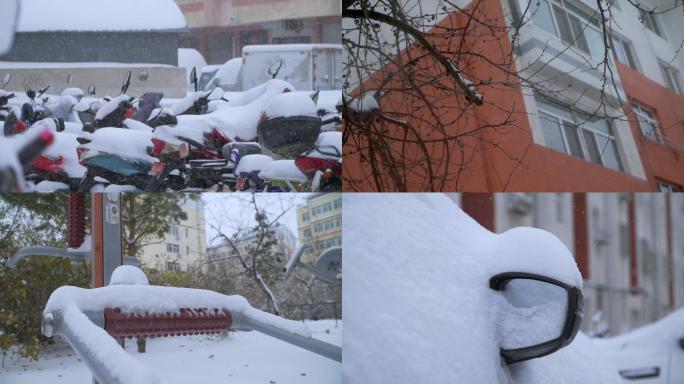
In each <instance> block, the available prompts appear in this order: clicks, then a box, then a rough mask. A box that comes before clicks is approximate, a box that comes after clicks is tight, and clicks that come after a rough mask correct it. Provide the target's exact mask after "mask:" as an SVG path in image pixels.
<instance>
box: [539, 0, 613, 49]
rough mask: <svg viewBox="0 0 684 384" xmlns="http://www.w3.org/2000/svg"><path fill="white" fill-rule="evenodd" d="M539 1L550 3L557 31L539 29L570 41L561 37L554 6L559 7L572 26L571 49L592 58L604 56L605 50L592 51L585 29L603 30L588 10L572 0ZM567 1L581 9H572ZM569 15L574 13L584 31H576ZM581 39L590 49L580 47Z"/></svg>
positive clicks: (559, 38)
mask: <svg viewBox="0 0 684 384" xmlns="http://www.w3.org/2000/svg"><path fill="white" fill-rule="evenodd" d="M538 1H546V2H547V3H548V5H549V9H550V14H551V20H552V23H553V25H554V29H555V33H551V32H549V31H547V30H545V29H543V28H541V27H539V29H541V30H543V31H544V32H546V33H549V34H551V35H553V36H555V37H556V38H558V40H560V41H561V42H563V44H569V43H566V42H565V41H563V38H562V37H561V33H560V26H559V24H558V20H557V19H556V12H555V11H554V6H555V7H558V8H560V9H561V11H562V12H563V13H564V15H565V17H566V20H567V22H568V25H569V26H570V33H571V34H572V35H573V36H572V37H573V40H574V41H575V43H574V44H571V45H568V46H569V47H570V49H572V50H574V51H576V52H578V53H580V54H582V55H587V54H588V55H589V56H591V57H592V58H596V59H599V58H601V57H602V55H603V52H594V53H592V52H591V44H590V43H589V39H588V38H587V35H586V31H585V29H586V28H590V29H593V30H594V31H595V32H597V33H599V34H601V33H602V32H601V29H600V26H599V23H598V21H596V20H595V19H594V18H592V17H591V15H590V14H587V13H586V12H584V11H582V10H581V9H579V7H578V6H577V5H575V4H572V2H571V1H570V0H538ZM566 3H567V4H570V6H571V7H572V8H575V9H579V12H577V11H575V9H571V8H570V7H568V5H566ZM580 12H581V13H580ZM568 15H572V16H574V17H576V18H577V19H579V21H580V23H581V25H582V28H583V30H582V31H575V30H574V28H573V27H572V23H571V22H570V18H569V16H568ZM532 23H533V24H534V21H532ZM578 34H579V35H578ZM579 39H583V40H584V42H585V44H586V46H587V47H588V51H586V50H584V49H583V48H580V46H579V44H577V41H579ZM594 54H596V55H598V56H597V57H594Z"/></svg>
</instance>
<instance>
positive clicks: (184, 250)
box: [139, 199, 207, 271]
mask: <svg viewBox="0 0 684 384" xmlns="http://www.w3.org/2000/svg"><path fill="white" fill-rule="evenodd" d="M182 208H183V211H185V213H186V214H187V219H186V220H183V221H181V222H180V223H178V224H176V225H172V226H171V227H170V228H169V230H168V231H167V233H166V234H165V235H164V238H163V239H157V240H153V241H152V242H151V243H150V244H147V245H145V246H143V247H142V248H141V253H140V257H139V258H140V262H141V263H142V265H143V266H146V267H153V268H157V269H159V270H167V271H169V270H170V271H180V270H187V269H188V267H189V266H191V265H193V263H195V262H196V261H198V260H201V259H204V258H205V257H206V248H207V239H206V232H205V224H204V204H203V203H202V200H201V199H200V200H197V201H192V200H187V201H186V202H185V203H184V205H183V207H182Z"/></svg>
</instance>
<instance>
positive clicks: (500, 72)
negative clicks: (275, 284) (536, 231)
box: [343, 0, 684, 192]
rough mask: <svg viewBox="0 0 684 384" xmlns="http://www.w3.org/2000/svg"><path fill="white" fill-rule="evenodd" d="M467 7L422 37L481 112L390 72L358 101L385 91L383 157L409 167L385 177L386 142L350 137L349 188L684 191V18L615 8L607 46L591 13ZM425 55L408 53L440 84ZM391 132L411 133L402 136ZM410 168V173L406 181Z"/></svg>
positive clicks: (585, 5) (510, 5) (365, 87)
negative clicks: (475, 94) (470, 88)
mask: <svg viewBox="0 0 684 384" xmlns="http://www.w3.org/2000/svg"><path fill="white" fill-rule="evenodd" d="M424 3H425V2H424ZM427 3H429V2H427ZM461 3H464V6H465V8H464V11H463V12H456V13H451V14H448V15H445V17H442V18H441V19H438V20H437V21H436V23H435V25H434V27H433V28H431V29H430V30H429V31H427V33H426V36H427V38H428V40H429V41H430V42H431V43H432V44H433V45H435V46H436V47H437V48H438V49H439V50H440V51H442V52H447V56H448V52H449V50H450V49H452V47H456V48H453V52H454V56H452V57H450V59H451V60H455V61H457V62H458V65H459V69H460V70H461V71H462V72H463V74H464V77H465V78H466V79H468V80H470V81H471V82H472V83H474V84H475V86H476V87H477V90H478V91H479V92H480V93H481V94H482V95H483V97H484V103H483V104H482V105H480V106H478V105H475V104H472V103H469V102H467V101H466V100H465V98H464V96H463V94H462V93H459V92H452V93H449V92H444V90H443V87H442V89H438V88H437V87H434V86H432V85H421V87H420V88H421V92H405V93H402V92H397V91H396V90H397V89H401V84H398V83H400V82H401V81H398V80H396V76H395V77H394V78H393V77H392V76H389V75H388V74H392V73H396V72H399V71H401V68H400V67H398V66H396V65H393V64H390V65H385V66H383V67H382V68H381V69H380V70H378V71H376V72H375V73H373V74H372V75H371V76H369V77H367V78H365V79H363V80H362V81H358V82H356V83H354V82H353V81H352V82H351V83H352V84H353V86H351V87H350V88H348V89H347V92H348V93H349V94H350V95H352V96H359V95H361V94H363V93H364V92H368V91H370V90H374V89H382V94H383V96H382V97H379V99H380V100H379V104H380V110H381V114H383V115H384V114H388V115H391V116H392V117H391V119H389V120H388V119H384V118H378V119H377V120H376V126H377V127H379V128H377V129H379V130H380V132H381V133H379V134H378V135H380V136H381V137H382V140H381V141H380V143H382V145H384V146H387V147H388V148H390V149H388V150H387V152H386V153H385V154H384V156H385V158H386V157H387V156H388V154H387V153H392V155H390V156H395V159H399V160H394V163H395V164H399V166H397V167H396V168H397V169H394V170H388V169H385V170H378V168H377V166H375V167H374V166H373V165H371V161H369V158H370V156H371V155H372V154H371V155H369V152H368V151H369V150H375V151H380V150H379V149H378V148H377V147H378V144H377V142H374V140H376V139H375V138H369V137H368V136H363V135H361V136H360V137H355V135H353V134H352V135H350V136H352V137H347V138H346V140H345V148H344V152H345V160H344V161H345V162H344V172H345V173H344V174H345V179H346V180H345V190H347V191H374V190H383V191H389V190H408V191H431V190H443V191H577V192H581V191H659V190H663V191H664V190H672V191H677V190H682V186H684V158H683V156H684V97H683V96H682V95H684V80H683V79H682V78H681V73H682V72H684V55H677V52H678V48H679V45H680V44H681V41H682V40H683V39H684V30H681V28H679V27H680V24H681V20H680V19H681V14H679V13H677V12H676V11H675V12H674V13H672V14H669V13H664V14H657V15H650V17H647V18H646V19H647V21H648V22H646V21H644V22H642V21H641V19H642V18H643V17H642V15H640V14H639V11H638V10H637V9H635V8H634V7H632V6H630V5H628V4H622V2H618V4H620V5H619V6H614V7H613V8H612V9H611V12H612V13H613V22H611V23H610V24H611V26H612V29H611V32H610V35H609V40H610V43H609V46H608V47H607V48H606V46H605V44H603V35H602V33H600V31H601V22H600V21H598V20H600V17H599V13H597V11H596V10H595V7H596V2H593V1H591V2H590V1H587V0H541V1H540V2H539V4H540V5H538V6H537V5H534V4H535V3H537V2H536V1H532V2H529V1H528V0H494V1H485V0H474V1H462V2H461ZM528 3H531V4H532V5H530V6H529V7H528V5H529V4H528ZM465 4H467V5H465ZM592 5H593V8H592ZM425 8H429V4H428V5H427V6H426V7H425ZM567 21H569V22H567ZM511 25H514V26H520V27H519V28H510V26H511ZM618 25H619V27H618ZM575 26H580V28H581V29H579V28H577V27H575ZM573 28H574V29H573ZM343 29H345V25H344V23H343ZM445 31H455V33H447V32H445ZM580 31H581V32H580ZM570 41H572V42H570ZM604 49H607V51H606V52H608V53H609V54H608V64H607V66H606V64H603V63H602V60H603V59H604V58H605V52H604ZM423 52H424V50H422V48H421V47H420V46H418V45H416V44H412V45H410V46H408V47H405V48H404V49H403V51H402V53H401V55H402V59H403V60H404V63H411V65H412V66H417V67H419V68H420V70H421V71H427V72H428V73H430V71H433V73H434V76H435V78H439V75H440V73H441V72H443V68H442V67H440V66H439V65H435V64H434V62H427V61H425V60H424V59H422V58H419V59H415V58H416V57H424V55H422V56H421V53H423ZM610 72H612V73H613V76H612V77H608V78H606V77H605V74H606V73H610ZM441 82H442V84H450V83H448V81H447V80H441ZM387 89H390V91H387ZM418 95H419V96H418ZM421 97H422V100H421ZM430 97H434V98H432V99H430ZM426 99H427V101H426ZM427 104H433V107H434V108H433V110H430V108H428V107H427ZM435 111H439V112H438V113H437V114H435V113H434V112H435ZM393 120H397V121H405V122H407V123H408V124H407V125H406V127H409V128H410V129H409V128H406V127H403V128H402V126H401V125H399V129H397V127H396V126H397V125H396V124H395V125H393V124H392V121H393ZM435 121H438V122H439V123H438V124H434V122H435ZM347 127H348V129H354V127H353V124H349V123H348V125H347ZM436 127H437V128H439V129H437V128H436ZM418 137H421V140H417V139H418ZM407 138H408V139H409V140H408V141H409V142H410V143H409V144H408V145H407V140H406V139H407ZM411 139H413V140H411ZM418 141H421V142H420V143H419V144H417V143H416V142H418ZM364 148H365V149H364ZM369 148H370V149H369ZM407 148H408V149H407ZM380 152H381V151H380ZM402 166H404V167H406V169H409V167H410V170H409V171H408V172H406V171H404V173H403V174H402V171H403V170H401V168H402Z"/></svg>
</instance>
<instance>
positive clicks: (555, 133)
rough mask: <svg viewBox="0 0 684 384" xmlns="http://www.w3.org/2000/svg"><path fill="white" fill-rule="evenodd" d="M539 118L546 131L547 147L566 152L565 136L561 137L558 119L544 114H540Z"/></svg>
mask: <svg viewBox="0 0 684 384" xmlns="http://www.w3.org/2000/svg"><path fill="white" fill-rule="evenodd" d="M539 118H540V120H541V124H542V129H543V131H544V141H545V142H546V146H547V147H550V148H553V149H555V150H556V151H560V152H565V144H563V136H562V135H561V131H560V124H559V122H558V119H557V118H555V117H553V116H551V115H548V114H546V113H544V112H541V113H540V114H539Z"/></svg>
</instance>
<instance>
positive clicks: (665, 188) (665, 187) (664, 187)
mask: <svg viewBox="0 0 684 384" xmlns="http://www.w3.org/2000/svg"><path fill="white" fill-rule="evenodd" d="M656 185H657V187H658V192H681V191H682V187H680V186H679V185H676V184H672V183H668V182H667V181H663V180H657V181H656Z"/></svg>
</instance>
